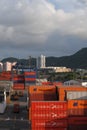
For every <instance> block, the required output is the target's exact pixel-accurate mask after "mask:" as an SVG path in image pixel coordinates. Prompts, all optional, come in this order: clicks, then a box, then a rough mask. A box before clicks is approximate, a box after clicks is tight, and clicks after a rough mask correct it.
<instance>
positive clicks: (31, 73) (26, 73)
mask: <svg viewBox="0 0 87 130" xmlns="http://www.w3.org/2000/svg"><path fill="white" fill-rule="evenodd" d="M24 75H36V72H35V71H30V72H24Z"/></svg>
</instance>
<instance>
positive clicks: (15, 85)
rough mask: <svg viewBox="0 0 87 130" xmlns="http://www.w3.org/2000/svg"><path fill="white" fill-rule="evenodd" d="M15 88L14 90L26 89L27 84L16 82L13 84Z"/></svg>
mask: <svg viewBox="0 0 87 130" xmlns="http://www.w3.org/2000/svg"><path fill="white" fill-rule="evenodd" d="M13 89H14V90H24V89H25V86H24V84H22V83H14V84H13Z"/></svg>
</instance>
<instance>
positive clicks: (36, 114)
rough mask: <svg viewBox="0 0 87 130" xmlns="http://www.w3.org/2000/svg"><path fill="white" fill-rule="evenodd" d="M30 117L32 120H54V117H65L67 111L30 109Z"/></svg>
mask: <svg viewBox="0 0 87 130" xmlns="http://www.w3.org/2000/svg"><path fill="white" fill-rule="evenodd" d="M31 112H32V113H31V119H32V120H41V119H42V120H45V121H49V120H54V119H67V117H68V115H67V111H66V110H65V111H61V110H58V111H55V110H53V111H52V110H50V111H49V110H46V109H45V110H44V111H31Z"/></svg>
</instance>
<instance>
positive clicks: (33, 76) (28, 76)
mask: <svg viewBox="0 0 87 130" xmlns="http://www.w3.org/2000/svg"><path fill="white" fill-rule="evenodd" d="M26 78H34V79H36V75H25V79H26Z"/></svg>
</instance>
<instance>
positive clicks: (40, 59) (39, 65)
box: [0, 55, 72, 73]
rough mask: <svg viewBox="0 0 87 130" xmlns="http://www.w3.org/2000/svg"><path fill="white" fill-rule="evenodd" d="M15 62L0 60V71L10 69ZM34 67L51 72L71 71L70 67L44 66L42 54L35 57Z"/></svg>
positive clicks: (44, 58) (44, 59) (44, 60)
mask: <svg viewBox="0 0 87 130" xmlns="http://www.w3.org/2000/svg"><path fill="white" fill-rule="evenodd" d="M16 63H17V62H13V63H11V62H5V63H2V62H0V71H11V69H12V66H15V65H16ZM36 63H37V64H36V67H37V69H45V70H46V69H47V70H51V71H52V72H55V73H57V72H71V71H72V70H71V68H67V67H54V66H49V67H46V57H45V56H44V55H41V56H40V57H38V58H37V60H36Z"/></svg>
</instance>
